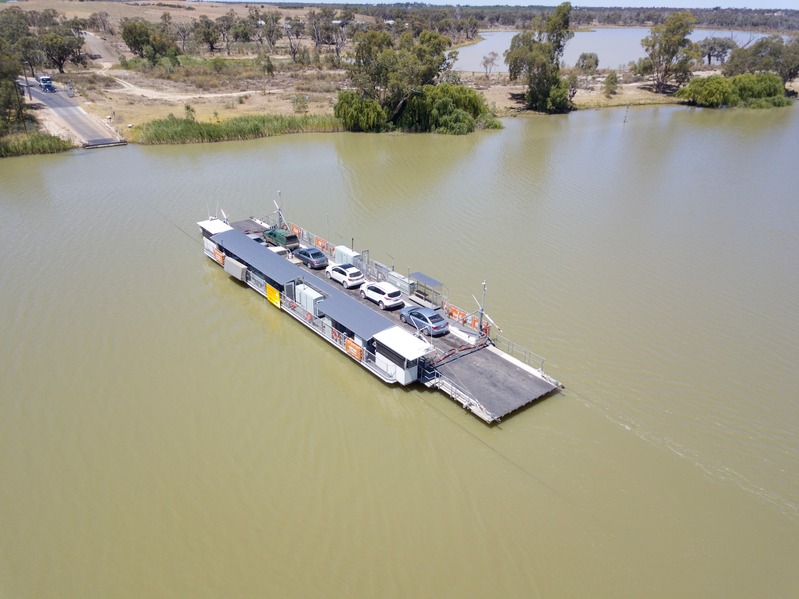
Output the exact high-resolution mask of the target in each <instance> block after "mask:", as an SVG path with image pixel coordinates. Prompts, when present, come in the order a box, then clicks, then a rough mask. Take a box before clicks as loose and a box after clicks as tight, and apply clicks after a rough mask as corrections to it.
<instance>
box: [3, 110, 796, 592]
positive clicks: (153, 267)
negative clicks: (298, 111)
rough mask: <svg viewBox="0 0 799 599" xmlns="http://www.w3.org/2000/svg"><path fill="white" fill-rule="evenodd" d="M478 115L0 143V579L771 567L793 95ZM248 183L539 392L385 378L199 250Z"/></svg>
mask: <svg viewBox="0 0 799 599" xmlns="http://www.w3.org/2000/svg"><path fill="white" fill-rule="evenodd" d="M504 124H505V128H504V129H503V130H501V131H493V132H482V133H478V134H474V135H470V136H467V137H445V136H431V135H359V134H335V135H302V136H287V137H281V138H273V139H265V140H259V141H252V142H241V143H230V144H216V145H197V146H177V147H136V146H128V147H125V148H114V149H106V150H92V151H83V150H79V151H73V152H70V153H68V154H65V155H60V156H49V157H30V158H16V159H5V160H2V161H0V239H1V240H2V246H1V247H2V252H1V253H0V285H2V296H0V308H1V309H0V324H1V325H2V343H1V344H0V372H1V373H2V379H1V382H2V384H1V385H0V596H2V597H9V598H15V599H16V598H50V597H59V598H76V599H77V598H81V599H83V598H108V597H115V598H128V597H130V598H140V597H147V598H161V597H164V598H166V597H181V598H182V597H192V598H205V597H208V598H216V597H239V598H240V597H325V598H328V597H520V598H521V597H524V598H530V597H647V598H651V597H669V598H671V597H724V598H730V597H742V598H743V597H794V596H796V593H797V589H799V571H797V569H796V567H795V566H796V563H797V561H799V441H797V439H798V438H799V401H797V400H799V369H797V368H796V364H795V362H796V359H797V356H799V268H797V264H798V263H799V193H798V192H797V188H798V186H799V174H797V173H798V172H799V171H798V170H797V165H799V144H797V139H799V108H797V107H793V108H790V109H782V110H770V111H702V110H694V109H688V108H683V107H647V108H630V109H624V108H621V109H610V110H603V111H586V112H578V113H573V114H571V115H568V116H563V117H532V116H531V117H519V118H510V119H506V120H505V121H504ZM278 190H280V196H278ZM278 197H279V198H280V200H281V201H282V204H283V210H284V213H285V214H286V217H287V218H289V219H290V220H292V221H294V222H296V223H299V224H301V225H303V226H305V227H306V228H308V229H310V230H312V231H314V232H315V233H317V234H319V235H323V236H325V237H327V238H328V239H329V240H331V241H333V242H336V243H344V242H346V243H347V244H349V243H350V242H351V241H353V240H354V244H355V247H356V249H359V250H363V249H365V248H368V249H370V251H371V255H372V258H373V259H376V260H379V261H381V262H385V263H387V264H391V263H394V264H395V268H396V270H398V271H400V272H403V273H404V272H406V271H407V270H409V269H410V270H411V271H414V270H421V271H423V272H425V273H426V274H428V275H430V276H432V277H435V278H437V279H439V280H442V281H444V282H445V283H446V284H447V286H448V289H449V293H450V298H451V300H452V301H453V302H454V303H456V304H458V305H462V306H464V307H469V306H470V305H472V304H473V300H472V298H471V296H472V294H474V295H476V296H477V297H480V294H481V292H482V290H481V287H480V283H481V281H482V280H484V279H485V280H487V289H488V292H487V295H486V307H487V310H488V313H489V315H490V316H491V317H492V318H493V319H494V320H495V321H496V322H497V323H498V324H499V326H501V327H502V329H503V331H504V334H505V335H506V336H508V337H509V338H511V339H513V340H514V341H516V342H518V343H520V344H521V345H524V346H526V347H528V348H530V349H532V350H533V351H535V352H537V353H539V354H542V355H543V356H545V357H546V358H547V362H546V370H547V372H548V373H549V374H551V375H552V376H554V377H555V378H557V379H558V380H560V381H561V382H563V383H564V384H565V386H566V388H565V390H563V391H562V392H561V393H559V394H557V395H554V396H552V397H550V398H547V399H545V400H544V401H541V402H539V403H537V404H534V405H533V406H531V407H529V408H527V409H524V410H522V411H521V412H519V413H516V414H514V415H512V416H511V417H509V418H507V419H505V420H504V421H503V422H502V423H500V424H499V425H497V426H487V425H485V424H484V423H483V422H481V421H480V420H478V419H477V418H475V417H474V416H472V415H470V414H469V413H468V412H465V411H464V410H463V409H462V408H460V407H458V406H457V405H456V404H455V403H454V402H452V400H450V399H449V398H448V397H447V396H445V395H443V394H440V393H437V392H432V391H427V390H424V389H420V388H411V389H405V388H399V387H390V386H387V385H385V384H383V383H381V382H380V381H379V380H378V379H377V378H375V377H373V376H371V375H370V374H369V373H368V372H367V371H365V370H363V369H362V368H360V367H358V366H357V365H355V364H354V363H353V362H352V361H350V360H348V359H347V358H346V357H345V356H344V355H342V354H339V353H338V352H335V351H334V350H333V349H332V348H331V347H330V346H328V345H327V344H325V343H323V342H322V341H321V340H320V339H319V338H318V337H316V336H314V335H313V334H311V333H310V332H309V331H307V330H306V329H304V328H303V327H302V326H301V325H299V324H298V323H296V322H295V321H293V320H292V319H291V318H289V317H288V316H286V315H284V314H281V313H280V312H279V311H278V310H277V309H275V308H274V307H273V306H271V305H269V304H268V303H267V302H266V300H265V299H264V298H262V297H261V296H259V295H257V294H255V293H254V292H252V291H251V290H249V289H248V288H246V287H242V286H241V285H239V284H237V283H235V282H233V281H232V280H231V279H230V278H229V277H228V276H227V275H226V274H225V273H224V272H223V271H222V269H220V268H219V267H218V266H216V265H214V264H213V263H212V262H211V261H210V260H208V259H207V258H206V257H205V256H204V255H203V252H202V246H201V243H200V238H199V233H198V230H197V227H196V225H195V222H196V221H198V220H201V219H204V218H205V217H206V216H207V214H208V213H209V212H210V213H212V214H213V213H216V212H217V211H218V209H220V208H221V209H224V211H225V212H226V213H227V214H228V215H229V216H230V217H231V218H246V217H247V216H250V215H254V216H261V215H265V214H267V213H269V212H271V211H272V210H273V209H274V206H273V201H274V200H276V199H278Z"/></svg>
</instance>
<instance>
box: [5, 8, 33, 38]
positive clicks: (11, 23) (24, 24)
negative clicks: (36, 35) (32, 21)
mask: <svg viewBox="0 0 799 599" xmlns="http://www.w3.org/2000/svg"><path fill="white" fill-rule="evenodd" d="M28 36H30V31H29V29H28V20H27V18H26V16H25V11H24V10H22V9H21V8H20V7H19V6H12V7H10V8H4V9H3V10H0V39H4V40H5V41H6V42H7V43H8V44H9V45H10V46H13V45H14V44H16V43H17V41H18V40H19V39H21V38H23V37H28Z"/></svg>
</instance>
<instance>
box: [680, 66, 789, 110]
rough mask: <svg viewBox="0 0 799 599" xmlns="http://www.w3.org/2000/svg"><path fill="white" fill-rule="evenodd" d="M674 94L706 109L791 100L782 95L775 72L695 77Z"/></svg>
mask: <svg viewBox="0 0 799 599" xmlns="http://www.w3.org/2000/svg"><path fill="white" fill-rule="evenodd" d="M675 95H676V96H677V97H679V98H684V99H686V100H689V101H690V102H692V103H693V104H696V105H698V106H706V107H709V108H719V107H721V106H739V105H745V106H750V107H753V108H767V107H768V108H770V107H773V106H787V105H789V104H790V103H791V101H790V99H789V98H786V97H785V88H784V87H783V83H782V80H781V79H780V77H779V75H777V74H775V73H756V74H754V73H744V74H742V75H736V76H734V77H725V76H722V75H711V76H710V77H704V78H703V77H697V78H695V79H692V80H691V82H690V83H689V84H688V85H686V86H685V87H684V88H682V89H680V90H679V91H678V92H677V94H675Z"/></svg>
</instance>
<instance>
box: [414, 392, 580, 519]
mask: <svg viewBox="0 0 799 599" xmlns="http://www.w3.org/2000/svg"><path fill="white" fill-rule="evenodd" d="M422 401H424V402H425V403H426V404H427V405H428V406H429V407H430V408H432V409H433V410H435V411H436V412H438V413H439V414H441V415H442V416H443V417H444V418H446V419H447V420H449V421H450V422H451V423H452V424H454V425H455V426H457V427H458V428H459V429H461V430H462V431H463V432H464V433H466V434H467V435H469V436H470V437H472V438H473V439H475V440H476V441H477V442H478V443H480V444H481V445H483V446H484V447H486V448H487V449H489V450H490V451H492V452H493V453H494V454H496V455H497V457H499V458H500V459H502V460H504V461H505V462H507V463H508V464H510V465H511V466H513V467H515V468H516V469H517V470H519V471H520V472H521V473H522V474H524V475H525V476H527V477H528V478H529V479H530V480H533V481H535V482H536V483H538V484H540V485H541V486H543V487H544V488H546V489H547V490H548V491H550V492H551V493H552V494H553V495H555V496H557V497H560V498H561V499H563V500H564V501H566V502H567V503H569V505H571V506H573V507H574V508H575V509H576V510H578V511H580V512H583V511H585V510H584V508H583V507H582V506H580V505H579V504H577V503H576V502H575V501H574V500H573V499H572V498H571V497H569V496H567V495H564V494H563V493H562V492H561V491H559V490H558V489H556V488H555V487H553V486H552V485H550V484H549V483H547V482H546V481H544V480H543V479H541V478H540V477H539V476H537V475H535V474H533V473H532V472H530V471H529V470H527V468H525V467H524V466H522V465H521V464H520V463H519V462H517V461H515V460H514V459H513V458H511V457H510V456H508V455H505V454H504V453H502V452H501V451H500V450H499V449H497V448H496V447H494V446H493V445H491V444H490V443H488V441H486V440H485V439H483V438H481V437H479V436H477V435H476V434H475V433H473V432H472V431H470V430H469V429H467V428H466V427H465V426H464V425H463V424H461V423H460V422H458V421H457V420H455V419H454V418H452V416H450V415H449V414H447V413H445V412H443V411H442V410H441V409H440V408H438V407H437V406H435V405H433V403H432V402H431V401H430V400H428V399H427V398H425V397H422ZM497 426H499V425H497Z"/></svg>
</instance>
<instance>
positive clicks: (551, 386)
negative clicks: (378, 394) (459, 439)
mask: <svg viewBox="0 0 799 599" xmlns="http://www.w3.org/2000/svg"><path fill="white" fill-rule="evenodd" d="M447 337H448V338H449V337H451V338H452V339H448V341H449V342H450V343H453V342H454V343H457V337H455V336H453V335H448V336H447ZM437 341H438V340H437ZM442 341H443V340H442ZM437 345H438V343H437ZM445 355H446V354H445ZM432 370H433V371H434V374H433V376H432V377H430V378H429V379H428V381H427V382H426V384H427V386H429V387H435V388H438V389H440V390H441V391H443V392H444V393H446V394H447V395H449V396H450V397H452V398H453V399H454V400H456V401H458V402H459V403H460V404H461V405H463V406H464V407H465V408H466V409H468V410H471V411H472V412H473V413H474V414H475V415H477V416H478V417H479V418H482V419H483V420H485V421H486V422H496V421H498V420H500V419H502V418H503V417H505V416H507V415H508V414H511V413H512V412H515V411H516V410H519V409H520V408H523V407H524V406H526V405H528V404H531V403H533V402H534V401H536V400H537V399H540V398H542V397H544V396H546V395H548V394H550V393H552V392H554V391H555V390H557V389H559V388H560V387H561V385H560V383H558V382H557V381H555V380H554V379H551V378H550V377H548V376H547V375H545V374H544V373H543V372H541V371H540V370H537V369H535V368H533V367H531V366H528V365H527V364H524V363H523V362H520V361H519V360H516V359H515V358H513V357H511V356H508V355H507V354H505V353H503V352H500V351H498V350H497V349H495V348H494V347H492V346H491V345H490V344H487V345H482V346H480V345H478V346H474V347H472V348H468V347H467V348H464V349H462V350H461V351H456V352H454V353H453V354H452V355H451V356H450V357H447V358H445V359H443V360H442V361H440V362H439V363H437V364H435V365H434V366H433V368H432Z"/></svg>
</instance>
